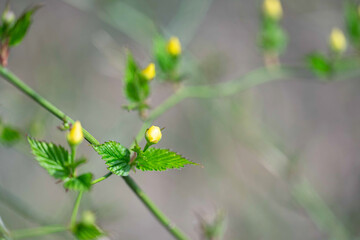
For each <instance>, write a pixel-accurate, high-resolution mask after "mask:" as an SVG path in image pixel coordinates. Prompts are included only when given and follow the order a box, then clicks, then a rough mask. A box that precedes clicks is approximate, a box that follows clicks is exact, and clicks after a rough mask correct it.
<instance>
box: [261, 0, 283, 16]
mask: <svg viewBox="0 0 360 240" xmlns="http://www.w3.org/2000/svg"><path fill="white" fill-rule="evenodd" d="M263 12H264V14H265V15H266V16H268V17H270V18H272V19H274V20H280V19H281V18H282V15H283V10H282V6H281V2H280V1H279V0H264V2H263Z"/></svg>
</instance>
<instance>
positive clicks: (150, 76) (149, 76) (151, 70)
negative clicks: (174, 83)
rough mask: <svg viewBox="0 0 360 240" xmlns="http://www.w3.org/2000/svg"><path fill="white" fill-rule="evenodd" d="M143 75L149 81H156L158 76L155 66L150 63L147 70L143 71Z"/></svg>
mask: <svg viewBox="0 0 360 240" xmlns="http://www.w3.org/2000/svg"><path fill="white" fill-rule="evenodd" d="M141 73H142V75H144V76H145V78H146V79H147V80H149V81H150V80H152V79H154V78H155V76H156V70H155V64H154V63H150V64H149V65H148V66H147V67H146V68H144V69H143V70H142V71H141Z"/></svg>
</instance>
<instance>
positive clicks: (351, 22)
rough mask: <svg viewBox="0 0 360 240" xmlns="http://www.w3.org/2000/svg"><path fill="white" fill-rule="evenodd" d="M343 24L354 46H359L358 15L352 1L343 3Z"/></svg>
mask: <svg viewBox="0 0 360 240" xmlns="http://www.w3.org/2000/svg"><path fill="white" fill-rule="evenodd" d="M345 24H346V30H347V33H348V36H349V38H350V40H351V42H352V43H353V44H354V46H355V47H356V48H360V15H359V12H358V6H357V5H356V4H355V3H353V2H347V3H346V4H345Z"/></svg>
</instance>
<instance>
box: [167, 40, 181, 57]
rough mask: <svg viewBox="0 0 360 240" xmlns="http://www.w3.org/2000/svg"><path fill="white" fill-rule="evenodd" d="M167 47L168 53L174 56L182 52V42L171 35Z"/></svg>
mask: <svg viewBox="0 0 360 240" xmlns="http://www.w3.org/2000/svg"><path fill="white" fill-rule="evenodd" d="M166 49H167V51H168V53H170V54H171V55H173V56H178V55H180V54H181V43H180V40H179V38H177V37H171V38H170V39H169V41H168V43H167V46H166Z"/></svg>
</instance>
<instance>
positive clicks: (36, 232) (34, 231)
mask: <svg viewBox="0 0 360 240" xmlns="http://www.w3.org/2000/svg"><path fill="white" fill-rule="evenodd" d="M67 230H68V229H67V228H66V227H64V226H61V225H53V226H44V227H39V228H31V229H22V230H17V231H13V232H12V233H11V237H12V239H22V238H30V237H37V236H42V235H47V234H52V233H57V232H64V231H67Z"/></svg>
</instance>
